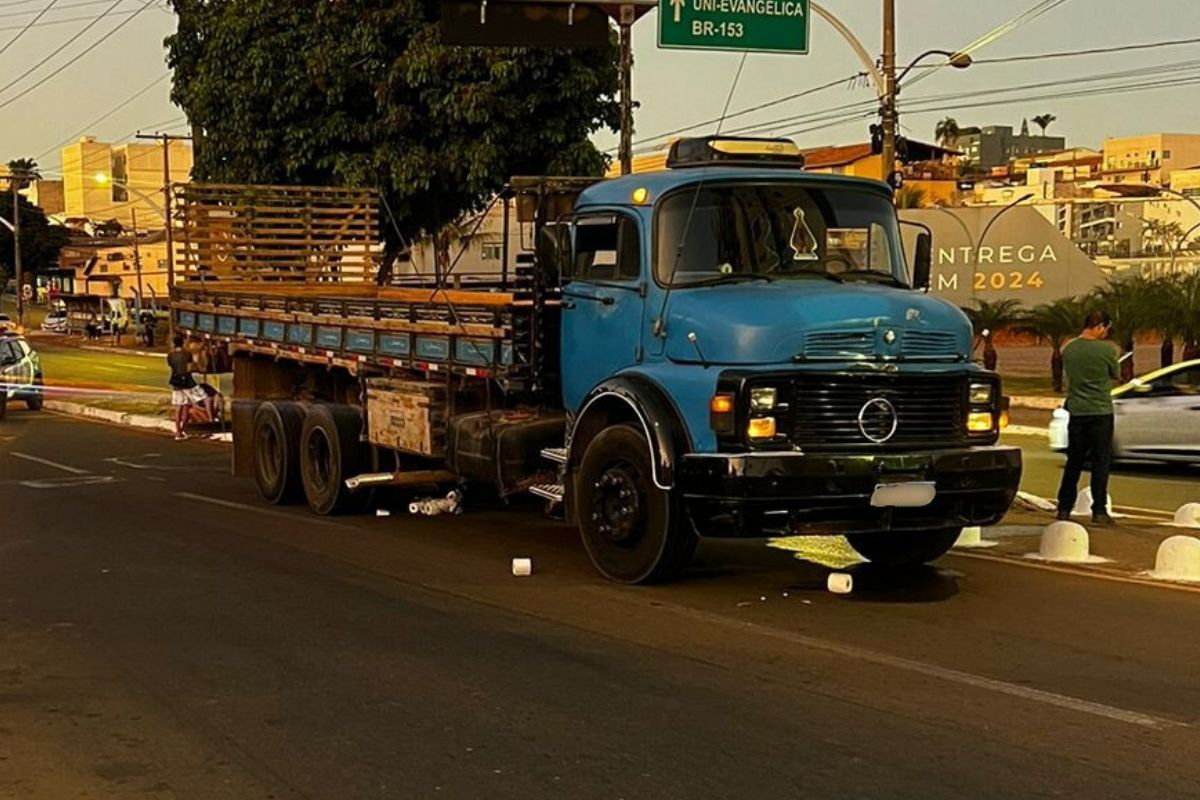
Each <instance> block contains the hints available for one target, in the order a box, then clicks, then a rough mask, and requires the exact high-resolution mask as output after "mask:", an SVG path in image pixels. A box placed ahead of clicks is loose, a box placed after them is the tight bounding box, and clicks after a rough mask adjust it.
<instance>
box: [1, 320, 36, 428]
mask: <svg viewBox="0 0 1200 800" xmlns="http://www.w3.org/2000/svg"><path fill="white" fill-rule="evenodd" d="M10 400H24V401H25V405H26V407H28V408H29V410H31V411H37V410H39V409H41V407H42V363H41V360H40V359H39V358H38V354H37V351H36V350H34V349H33V348H32V347H31V346H30V345H29V342H28V341H26V340H25V337H24V336H19V335H17V334H16V333H13V332H11V331H3V330H0V419H3V418H4V415H5V412H7V411H8V403H9V401H10Z"/></svg>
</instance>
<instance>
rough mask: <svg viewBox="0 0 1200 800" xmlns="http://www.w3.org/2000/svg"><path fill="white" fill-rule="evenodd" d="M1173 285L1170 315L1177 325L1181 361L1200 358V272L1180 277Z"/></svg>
mask: <svg viewBox="0 0 1200 800" xmlns="http://www.w3.org/2000/svg"><path fill="white" fill-rule="evenodd" d="M1172 283H1173V284H1174V287H1173V288H1174V292H1173V298H1174V299H1173V301H1172V305H1171V313H1172V315H1173V316H1174V317H1175V318H1176V320H1177V321H1178V323H1179V336H1180V338H1181V339H1183V359H1184V360H1185V361H1191V360H1193V359H1197V358H1200V272H1193V273H1191V274H1189V275H1182V276H1180V277H1178V278H1176V279H1174V280H1173V281H1172Z"/></svg>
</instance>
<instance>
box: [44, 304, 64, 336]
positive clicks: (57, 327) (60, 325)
mask: <svg viewBox="0 0 1200 800" xmlns="http://www.w3.org/2000/svg"><path fill="white" fill-rule="evenodd" d="M42 330H44V331H49V332H50V333H66V332H67V311H66V309H64V308H56V309H54V310H53V311H51V312H50V313H48V314H47V315H46V318H45V319H44V320H42Z"/></svg>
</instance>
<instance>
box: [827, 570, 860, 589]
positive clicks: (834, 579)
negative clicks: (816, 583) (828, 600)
mask: <svg viewBox="0 0 1200 800" xmlns="http://www.w3.org/2000/svg"><path fill="white" fill-rule="evenodd" d="M825 586H826V587H827V588H828V589H829V591H831V592H833V593H834V594H850V593H851V592H853V591H854V576H853V575H848V574H846V573H845V572H831V573H830V574H829V578H828V580H826V581H825Z"/></svg>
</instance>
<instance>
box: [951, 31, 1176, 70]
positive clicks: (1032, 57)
mask: <svg viewBox="0 0 1200 800" xmlns="http://www.w3.org/2000/svg"><path fill="white" fill-rule="evenodd" d="M1187 44H1200V37H1196V38H1193V39H1168V40H1166V41H1161V42H1145V43H1142V44H1124V45H1117V46H1116V47H1093V48H1091V49H1089V50H1068V51H1066V52H1063V53H1032V54H1029V55H1021V56H1007V57H1005V58H980V59H976V60H975V62H974V63H975V64H1015V63H1018V62H1022V61H1045V60H1048V59H1054V58H1076V57H1079V56H1098V55H1105V54H1108V53H1128V52H1131V51H1135V50H1155V49H1158V48H1160V47H1179V46H1181V45H1187Z"/></svg>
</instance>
